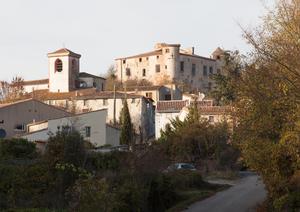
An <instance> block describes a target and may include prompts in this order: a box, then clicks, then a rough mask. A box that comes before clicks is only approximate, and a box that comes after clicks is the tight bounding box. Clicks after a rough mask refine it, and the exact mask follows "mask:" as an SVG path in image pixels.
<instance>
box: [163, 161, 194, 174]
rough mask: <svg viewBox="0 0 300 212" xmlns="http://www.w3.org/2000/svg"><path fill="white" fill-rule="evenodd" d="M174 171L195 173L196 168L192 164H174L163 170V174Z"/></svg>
mask: <svg viewBox="0 0 300 212" xmlns="http://www.w3.org/2000/svg"><path fill="white" fill-rule="evenodd" d="M176 170H190V171H196V168H195V166H194V165H193V164H190V163H174V164H172V165H170V166H168V168H167V169H166V170H165V172H171V171H176Z"/></svg>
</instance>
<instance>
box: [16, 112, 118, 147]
mask: <svg viewBox="0 0 300 212" xmlns="http://www.w3.org/2000/svg"><path fill="white" fill-rule="evenodd" d="M106 115H107V110H106V109H103V110H98V111H93V112H87V113H82V114H76V115H70V116H68V117H62V118H57V119H49V120H46V121H43V122H38V123H31V124H29V125H27V133H26V134H24V135H22V136H21V137H22V138H26V139H28V140H29V141H32V142H41V141H48V139H49V136H50V135H55V134H56V133H57V132H59V131H62V130H76V131H77V132H79V133H80V135H81V136H82V137H83V138H84V140H85V141H89V142H90V143H91V144H93V145H94V146H95V147H99V146H103V145H106V144H111V145H114V143H110V141H109V140H107V139H106V131H107V129H106Z"/></svg>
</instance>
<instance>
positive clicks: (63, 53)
mask: <svg viewBox="0 0 300 212" xmlns="http://www.w3.org/2000/svg"><path fill="white" fill-rule="evenodd" d="M57 56H71V57H77V58H80V57H81V55H80V54H77V53H75V52H72V51H71V50H69V49H67V48H62V49H59V50H57V51H55V52H51V53H48V57H57Z"/></svg>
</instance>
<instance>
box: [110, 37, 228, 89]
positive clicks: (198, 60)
mask: <svg viewBox="0 0 300 212" xmlns="http://www.w3.org/2000/svg"><path fill="white" fill-rule="evenodd" d="M223 55H224V51H223V50H222V49H220V48H218V49H217V50H216V51H214V53H213V55H212V58H208V57H202V56H199V55H196V54H195V53H194V48H190V49H180V44H166V43H158V44H156V45H155V49H154V51H151V52H147V53H143V54H139V55H135V56H129V57H122V58H118V59H116V60H115V61H116V69H117V72H116V75H117V78H118V79H119V80H121V81H127V80H134V79H137V80H143V79H145V80H148V81H150V82H152V83H153V84H154V85H164V84H168V83H177V84H181V83H183V84H185V85H188V86H190V88H191V89H192V90H199V91H201V92H208V91H210V90H211V89H213V87H214V82H213V80H212V78H211V76H212V75H213V74H215V73H218V72H221V67H222V61H223V60H222V58H223Z"/></svg>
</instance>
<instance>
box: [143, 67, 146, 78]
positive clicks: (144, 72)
mask: <svg viewBox="0 0 300 212" xmlns="http://www.w3.org/2000/svg"><path fill="white" fill-rule="evenodd" d="M145 76H146V69H143V77H145Z"/></svg>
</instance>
